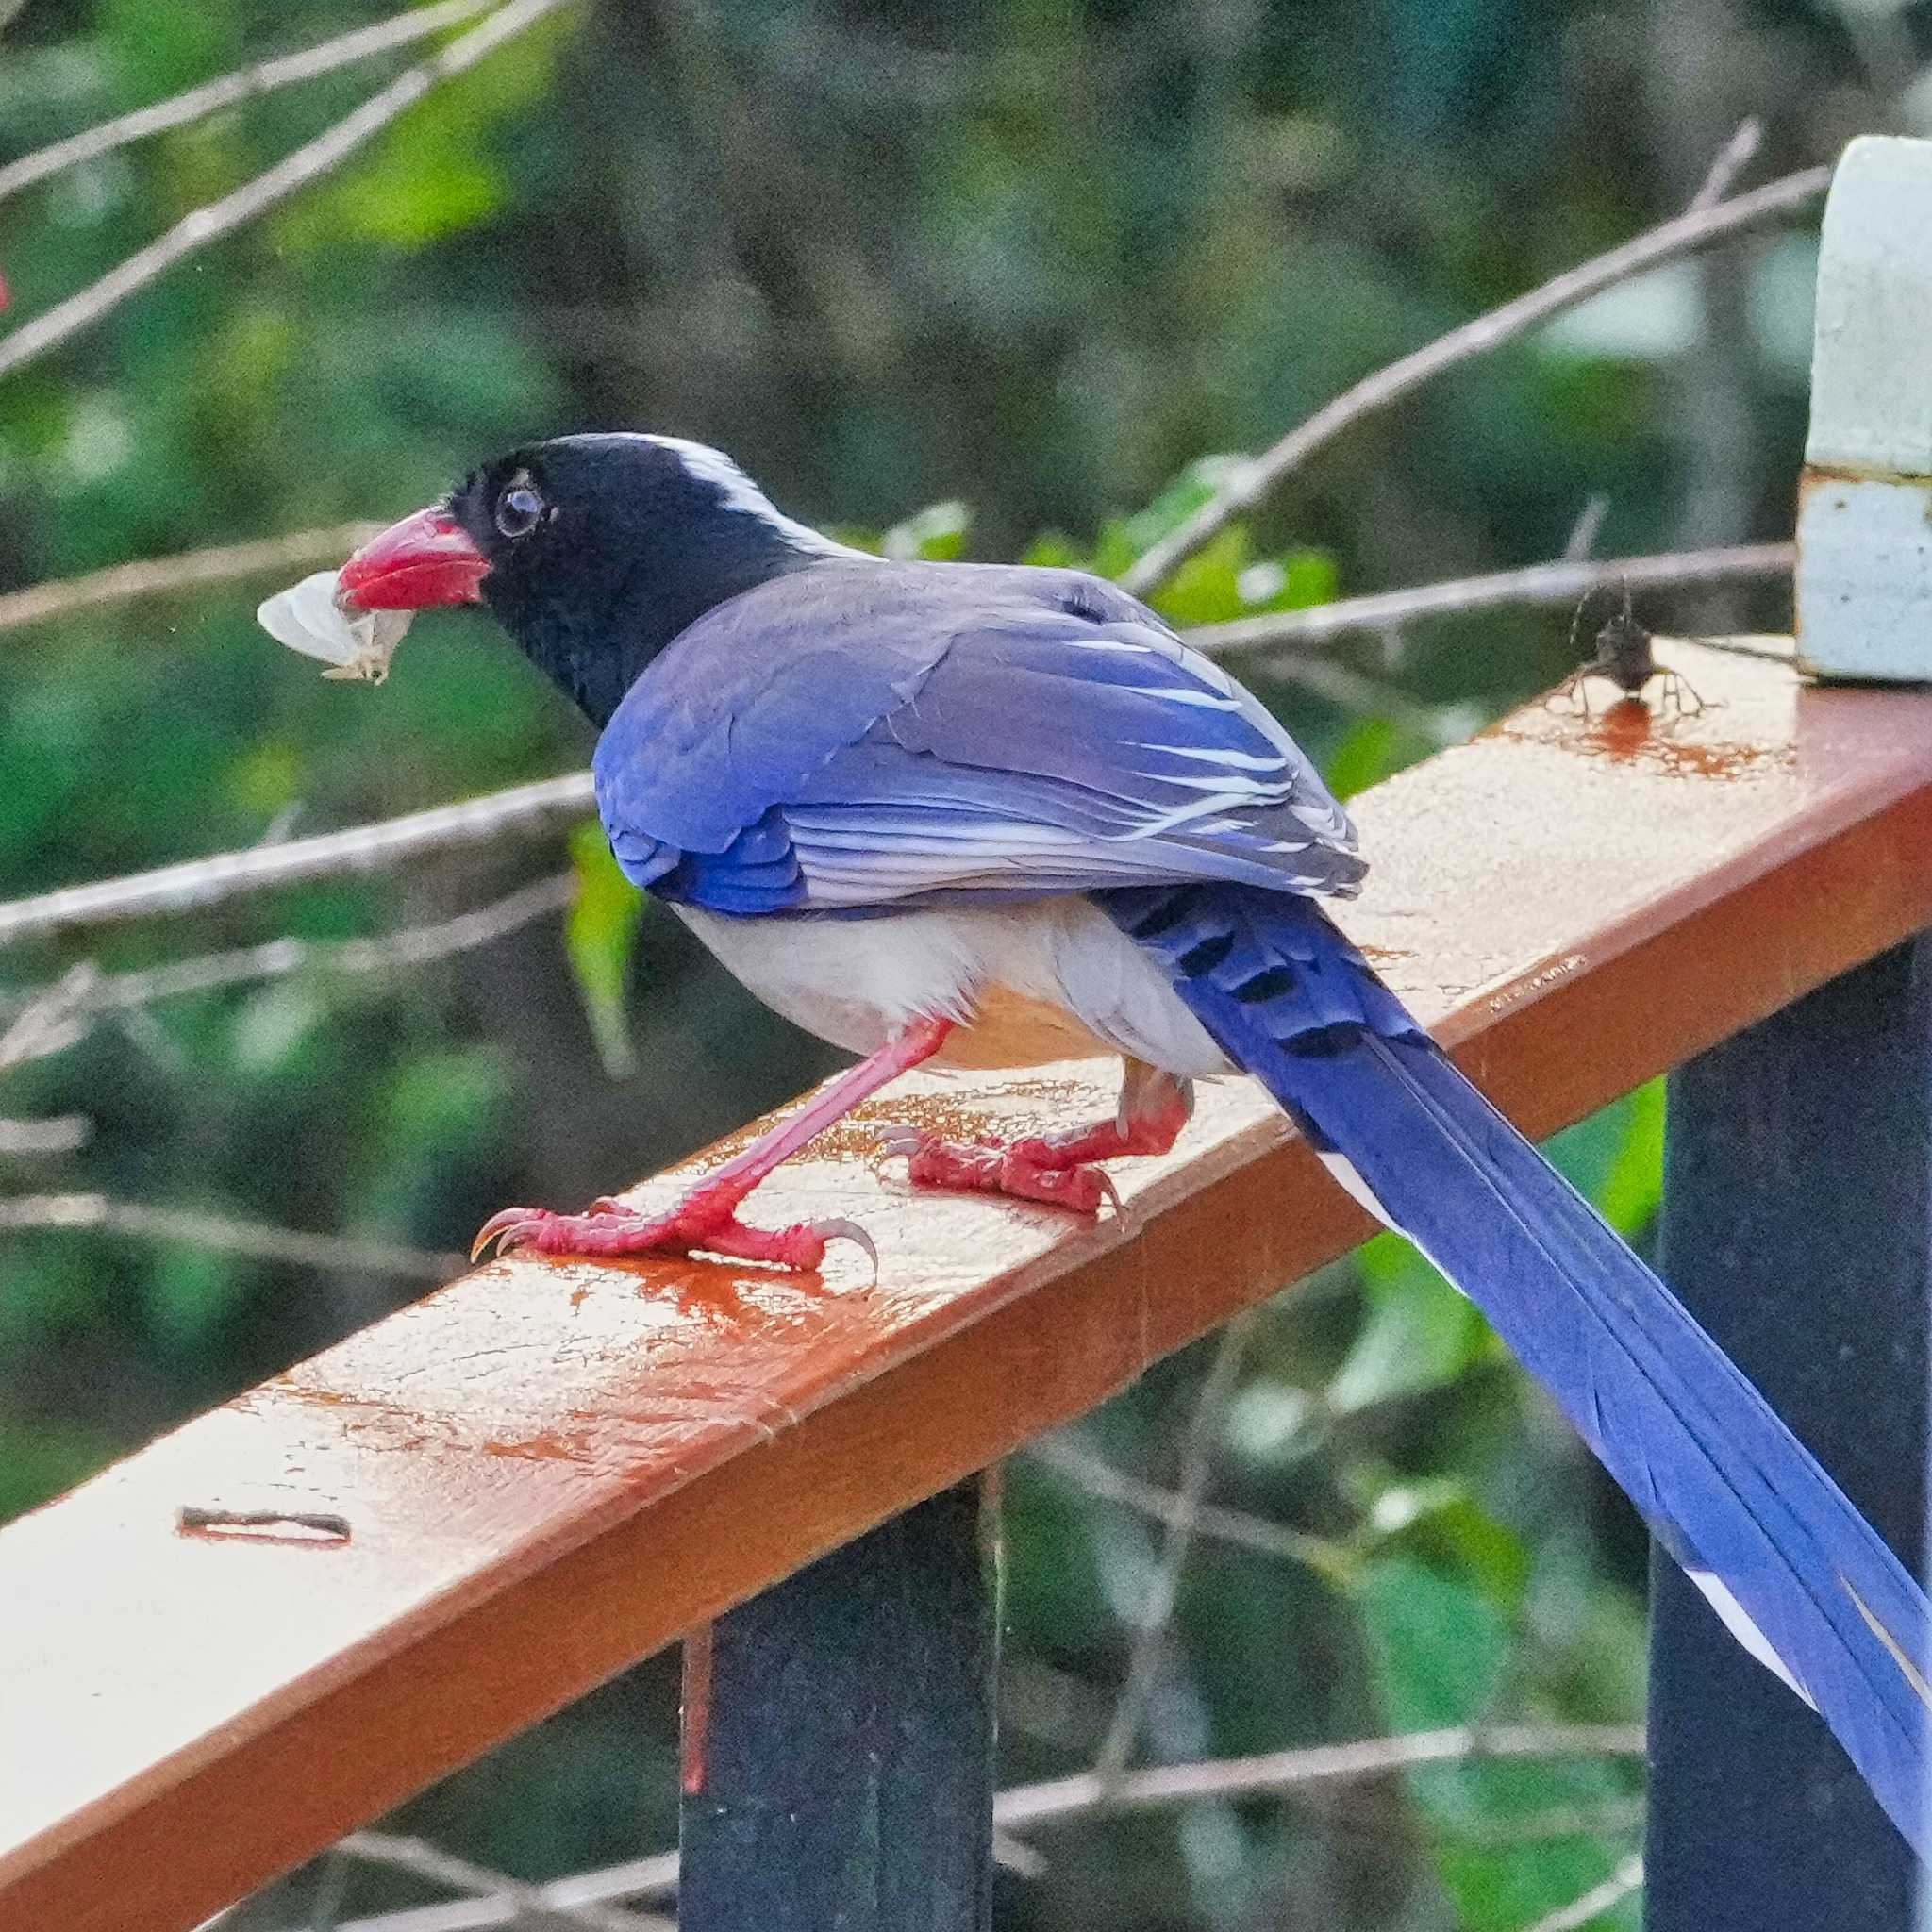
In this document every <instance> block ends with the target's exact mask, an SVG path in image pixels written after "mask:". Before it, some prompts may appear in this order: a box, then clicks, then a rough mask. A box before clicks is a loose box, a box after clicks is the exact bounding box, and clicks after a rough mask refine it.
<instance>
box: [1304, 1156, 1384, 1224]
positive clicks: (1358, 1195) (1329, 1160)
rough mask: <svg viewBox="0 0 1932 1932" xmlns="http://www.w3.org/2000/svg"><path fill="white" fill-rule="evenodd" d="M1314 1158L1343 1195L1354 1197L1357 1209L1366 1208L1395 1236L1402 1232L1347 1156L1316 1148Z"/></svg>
mask: <svg viewBox="0 0 1932 1932" xmlns="http://www.w3.org/2000/svg"><path fill="white" fill-rule="evenodd" d="M1315 1158H1316V1159H1317V1160H1319V1161H1320V1162H1321V1163H1322V1165H1323V1166H1324V1167H1325V1168H1326V1169H1327V1170H1328V1172H1329V1174H1330V1175H1331V1176H1332V1177H1333V1178H1334V1179H1335V1180H1337V1181H1338V1182H1340V1183H1341V1189H1342V1191H1343V1192H1344V1193H1348V1194H1353V1195H1354V1196H1355V1199H1356V1205H1357V1207H1360V1208H1367V1209H1368V1210H1369V1212H1370V1213H1371V1214H1373V1215H1374V1217H1375V1219H1376V1220H1377V1221H1379V1222H1380V1223H1381V1224H1382V1225H1383V1226H1384V1227H1391V1228H1395V1232H1396V1233H1397V1234H1400V1233H1401V1232H1402V1230H1401V1228H1399V1227H1396V1226H1395V1224H1394V1222H1392V1221H1391V1220H1390V1218H1389V1210H1388V1208H1385V1207H1383V1205H1382V1204H1381V1202H1379V1201H1378V1200H1376V1198H1375V1196H1374V1193H1373V1192H1372V1191H1371V1190H1370V1188H1369V1184H1368V1182H1367V1181H1365V1180H1363V1178H1362V1175H1361V1170H1360V1169H1359V1168H1358V1167H1357V1165H1356V1164H1355V1162H1354V1161H1352V1160H1351V1159H1350V1158H1348V1156H1347V1155H1345V1154H1338V1153H1336V1151H1335V1150H1334V1149H1333V1148H1332V1147H1317V1148H1316V1149H1315Z"/></svg>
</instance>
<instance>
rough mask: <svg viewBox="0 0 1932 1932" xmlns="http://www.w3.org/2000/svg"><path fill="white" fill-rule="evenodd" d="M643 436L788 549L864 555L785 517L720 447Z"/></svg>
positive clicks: (724, 503)
mask: <svg viewBox="0 0 1932 1932" xmlns="http://www.w3.org/2000/svg"><path fill="white" fill-rule="evenodd" d="M643 440H644V441H646V442H655V443H656V444H657V445H658V448H659V449H665V450H669V451H670V452H671V454H672V455H673V456H675V458H677V460H678V462H679V463H680V464H682V465H683V467H684V472H685V474H686V475H688V476H694V477H696V478H697V480H698V481H699V482H701V483H708V484H710V485H711V487H712V488H713V489H714V490H716V491H717V492H718V502H719V505H720V507H721V508H724V509H731V510H739V511H741V512H742V513H743V514H744V515H745V516H748V517H756V518H757V519H758V522H759V523H761V524H763V525H766V526H767V527H768V528H769V529H772V530H774V531H775V532H776V533H777V534H778V535H779V536H780V537H782V538H783V539H784V540H785V541H786V542H788V543H789V544H791V547H792V549H794V550H804V551H808V552H810V553H811V554H812V555H814V556H818V557H864V556H865V555H866V552H864V551H863V550H854V549H853V548H852V547H851V546H850V545H849V544H846V543H835V542H834V541H832V539H831V538H829V537H827V536H824V534H822V533H821V532H820V531H817V530H814V529H813V528H812V527H811V525H809V524H801V523H800V522H798V521H797V519H796V518H794V517H788V516H787V515H786V514H785V512H784V511H783V510H781V509H780V508H778V507H777V505H776V504H774V502H773V501H772V499H771V498H770V497H769V496H767V495H766V494H765V492H764V491H762V490H760V489H759V488H758V485H757V484H756V483H754V482H753V481H752V480H751V478H750V477H749V476H747V475H745V474H744V472H743V471H742V470H741V469H740V468H739V467H738V465H737V464H736V463H734V462H733V461H732V460H731V458H729V457H727V456H726V455H725V454H724V451H723V450H722V449H713V448H711V446H710V445H709V444H708V443H704V442H691V441H688V440H687V439H686V438H684V437H682V436H646V437H645V438H644V439H643Z"/></svg>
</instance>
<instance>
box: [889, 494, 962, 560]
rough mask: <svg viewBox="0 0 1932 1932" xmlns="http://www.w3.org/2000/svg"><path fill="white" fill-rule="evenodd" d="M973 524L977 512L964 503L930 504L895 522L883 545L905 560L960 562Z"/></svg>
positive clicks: (891, 552)
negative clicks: (967, 533) (921, 559)
mask: <svg viewBox="0 0 1932 1932" xmlns="http://www.w3.org/2000/svg"><path fill="white" fill-rule="evenodd" d="M972 525H973V512H972V511H971V510H970V509H968V508H966V506H965V505H964V504H963V503H959V502H957V501H950V502H946V503H934V504H928V505H927V506H926V508H924V509H923V510H919V511H917V512H916V513H915V514H913V515H912V516H909V517H908V518H906V519H905V521H904V522H902V523H897V524H894V525H892V527H891V529H890V530H888V531H887V532H886V534H885V536H884V537H883V538H882V539H881V540H880V543H879V548H880V549H881V550H883V551H884V552H885V554H886V555H887V556H888V557H891V558H899V559H900V560H901V561H905V562H910V561H913V560H915V559H920V558H923V559H924V561H925V562H927V563H957V562H958V560H959V558H960V556H961V555H962V554H963V552H964V551H965V548H966V532H967V531H968V530H969V529H970V528H971V527H972Z"/></svg>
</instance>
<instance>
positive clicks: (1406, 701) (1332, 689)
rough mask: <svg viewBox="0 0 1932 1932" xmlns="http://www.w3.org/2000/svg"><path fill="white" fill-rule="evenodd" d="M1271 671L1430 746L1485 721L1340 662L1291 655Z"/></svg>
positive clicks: (1275, 661) (1451, 740) (1272, 660)
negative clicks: (1430, 702) (1424, 699)
mask: <svg viewBox="0 0 1932 1932" xmlns="http://www.w3.org/2000/svg"><path fill="white" fill-rule="evenodd" d="M1268 669H1269V670H1270V671H1272V672H1274V675H1276V676H1277V677H1285V678H1287V679H1288V680H1289V681H1290V682H1291V684H1298V685H1300V686H1301V687H1302V689H1303V690H1304V691H1313V692H1314V693H1315V695H1316V696H1317V697H1319V698H1326V699H1327V701H1328V702H1329V703H1330V704H1331V705H1339V706H1341V708H1342V709H1343V710H1344V711H1362V712H1367V713H1370V714H1372V715H1374V716H1375V717H1379V718H1387V719H1388V720H1389V721H1390V722H1391V724H1399V725H1401V726H1402V728H1403V729H1404V730H1405V731H1407V732H1408V733H1410V734H1411V735H1412V736H1413V737H1416V738H1420V739H1422V740H1423V741H1424V742H1425V743H1428V744H1435V745H1443V744H1455V743H1457V742H1458V741H1460V740H1462V739H1464V738H1467V737H1468V736H1469V734H1470V732H1472V731H1474V729H1475V728H1476V727H1477V726H1478V725H1480V724H1482V723H1484V719H1483V715H1482V713H1481V712H1480V711H1473V710H1472V709H1471V708H1469V707H1467V706H1463V705H1425V704H1421V703H1419V702H1418V701H1417V700H1416V699H1414V698H1412V697H1410V696H1409V694H1408V693H1407V691H1402V690H1400V689H1398V688H1397V687H1396V686H1395V685H1392V684H1385V683H1384V682H1383V681H1382V680H1381V679H1380V678H1378V677H1369V676H1365V675H1363V674H1362V673H1361V672H1359V671H1354V670H1351V669H1350V668H1349V667H1348V666H1347V665H1346V664H1338V663H1336V662H1335V660H1334V659H1333V658H1312V657H1301V656H1292V657H1291V656H1288V655H1286V654H1284V655H1282V656H1280V657H1277V658H1270V659H1269V660H1268Z"/></svg>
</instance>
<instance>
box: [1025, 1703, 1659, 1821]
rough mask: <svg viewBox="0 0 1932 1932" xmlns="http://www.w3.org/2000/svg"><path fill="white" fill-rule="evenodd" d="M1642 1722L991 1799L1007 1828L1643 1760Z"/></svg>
mask: <svg viewBox="0 0 1932 1932" xmlns="http://www.w3.org/2000/svg"><path fill="white" fill-rule="evenodd" d="M1642 1755H1643V1726H1642V1725H1641V1724H1486V1725H1481V1726H1474V1725H1471V1726H1458V1727H1457V1728H1455V1729H1452V1730H1441V1731H1411V1732H1408V1733H1407V1734H1406V1735H1404V1736H1400V1737H1394V1738H1368V1739H1364V1740H1362V1741H1361V1742H1359V1743H1356V1744H1316V1745H1312V1746H1309V1747H1307V1748H1304V1749H1301V1750H1295V1751H1273V1752H1267V1753H1264V1754H1262V1755H1260V1756H1258V1757H1224V1758H1215V1759H1210V1760H1208V1761H1207V1762H1205V1763H1200V1764H1163V1765H1157V1766H1155V1767H1153V1768H1152V1769H1150V1770H1146V1771H1128V1772H1123V1773H1121V1774H1119V1775H1118V1776H1117V1777H1114V1778H1111V1779H1108V1778H1103V1777H1100V1776H1098V1775H1096V1774H1094V1773H1092V1772H1091V1771H1089V1772H1082V1773H1080V1774H1077V1775H1076V1776H1074V1777H1063V1778H1056V1779H1053V1780H1051V1781H1050V1782H1048V1783H1045V1784H1037V1785H1021V1786H1018V1787H1016V1788H1015V1789H1013V1790H1006V1791H1002V1792H1001V1793H1000V1795H999V1796H998V1797H997V1798H996V1799H995V1800H994V1801H993V1816H994V1817H995V1818H996V1819H997V1820H998V1821H999V1823H1000V1824H1002V1825H1003V1826H1004V1827H1005V1828H1006V1829H1007V1830H1008V1831H1024V1830H1025V1829H1026V1828H1028V1827H1029V1826H1032V1825H1036V1824H1054V1823H1056V1822H1058V1820H1060V1819H1063V1818H1076V1817H1082V1818H1084V1817H1092V1816H1096V1815H1099V1814H1102V1813H1108V1812H1117V1811H1144V1810H1150V1809H1154V1808H1157V1807H1161V1806H1166V1805H1188V1804H1193V1803H1195V1802H1197V1801H1199V1800H1202V1799H1224V1798H1245V1797H1257V1796H1261V1795H1265V1794H1267V1793H1270V1792H1277V1791H1291V1790H1298V1789H1299V1788H1300V1787H1302V1786H1304V1785H1313V1784H1329V1783H1334V1782H1336V1781H1338V1780H1347V1779H1358V1778H1373V1777H1387V1776H1388V1775H1390V1774H1391V1773H1393V1772H1398V1771H1407V1770H1411V1769H1413V1768H1414V1767H1415V1766H1416V1765H1419V1764H1446V1763H1456V1762H1462V1761H1465V1760H1469V1759H1474V1758H1487V1757H1641V1756H1642Z"/></svg>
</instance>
